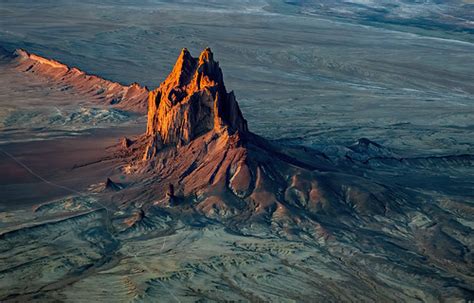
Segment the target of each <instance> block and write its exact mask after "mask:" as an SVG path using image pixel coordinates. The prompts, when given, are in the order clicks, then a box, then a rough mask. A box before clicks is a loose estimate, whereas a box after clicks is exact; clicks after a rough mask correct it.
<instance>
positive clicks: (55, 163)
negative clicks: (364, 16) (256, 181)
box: [0, 1, 474, 302]
mask: <svg viewBox="0 0 474 303" xmlns="http://www.w3.org/2000/svg"><path fill="white" fill-rule="evenodd" d="M295 2H298V1H295ZM352 2H364V5H366V6H367V5H368V4H371V3H372V4H373V2H375V1H352ZM405 2H407V1H404V3H405ZM307 3H309V4H312V2H307ZM453 3H454V1H453ZM453 3H450V5H457V4H456V3H454V4H453ZM288 5H289V6H291V7H295V6H296V7H297V10H296V11H295V9H290V8H289V6H288ZM369 6H370V5H369ZM433 7H434V6H430V10H428V11H436V12H438V11H437V10H435V9H434V8H433ZM333 9H334V10H336V9H339V12H341V7H339V6H334V7H333ZM364 11H367V9H364ZM412 11H413V10H412ZM397 12H398V14H399V12H400V11H397ZM314 13H315V12H314V7H311V6H306V7H304V10H303V11H300V10H299V8H298V5H294V4H283V3H280V2H279V3H276V2H272V3H267V2H266V1H230V2H229V1H226V2H225V3H224V2H222V1H212V2H205V1H202V2H199V3H198V2H196V1H179V2H168V1H140V2H133V3H132V2H128V1H121V2H120V4H116V3H111V2H107V1H101V3H100V4H99V3H96V2H95V1H81V3H78V2H74V3H72V2H70V1H54V2H50V1H41V2H35V3H33V4H32V3H30V2H29V1H14V2H13V1H0V44H1V45H2V46H3V47H5V48H6V49H8V50H9V51H12V50H13V49H15V48H26V49H27V50H28V51H31V52H34V53H38V54H39V55H43V56H46V57H49V58H54V59H56V60H59V61H61V62H63V63H65V64H68V65H70V66H77V67H79V68H80V69H82V70H84V71H87V72H89V73H92V74H98V75H100V76H102V77H104V78H106V79H110V80H112V81H118V82H120V83H124V84H127V85H128V84H130V83H132V82H134V81H137V82H139V83H140V84H142V85H148V86H149V87H150V88H154V87H156V86H158V84H159V83H160V82H161V81H163V80H164V78H165V76H166V75H167V74H168V73H169V71H170V69H171V66H172V63H173V62H174V60H175V59H176V56H177V55H178V53H179V50H180V49H181V48H182V47H188V48H189V49H190V50H191V51H192V52H194V53H196V52H197V51H200V50H201V49H203V48H204V47H206V46H211V47H212V48H213V50H214V52H215V53H216V54H217V56H218V60H219V61H220V64H221V67H222V68H223V69H224V72H225V79H226V86H227V87H228V88H229V89H232V90H234V91H235V93H236V96H237V99H238V101H239V104H240V107H241V109H242V112H243V115H244V117H245V118H246V119H247V120H248V124H249V128H250V129H251V130H252V131H253V132H254V133H256V134H258V135H261V136H263V137H265V138H267V139H270V140H274V141H275V142H278V143H279V144H283V145H285V146H289V147H288V148H289V149H291V148H292V147H293V146H294V145H295V144H298V145H304V146H305V148H314V149H316V150H317V151H318V152H320V153H324V154H325V155H326V156H327V158H328V159H329V160H328V161H330V163H331V164H332V165H334V167H336V168H338V169H344V170H346V171H347V172H348V173H350V174H353V175H354V176H359V177H364V178H367V179H368V180H370V181H371V182H375V183H377V184H379V183H381V184H385V185H387V186H392V187H397V188H400V189H403V191H404V192H405V193H408V194H407V196H404V197H405V198H406V199H407V201H409V205H410V208H409V209H410V211H406V212H405V213H403V214H402V215H399V216H398V215H397V216H394V217H386V216H380V215H370V216H366V215H363V214H356V215H355V217H354V218H346V217H337V216H336V217H334V218H329V219H328V218H324V217H321V218H318V219H319V220H320V226H318V228H319V229H318V228H315V231H314V232H312V233H309V232H308V231H307V230H305V232H300V233H292V232H289V231H288V227H287V226H284V225H281V222H279V221H278V218H272V219H271V221H270V225H269V226H266V225H258V224H256V225H250V226H246V227H245V228H244V227H239V228H235V226H233V225H232V226H230V225H227V223H226V222H225V221H222V220H220V219H218V217H219V216H218V215H217V216H216V215H212V216H196V215H195V214H193V213H192V212H189V213H188V212H183V213H180V212H179V211H177V210H174V209H173V208H172V207H171V208H164V209H163V208H160V207H155V206H152V207H151V208H149V209H147V210H146V213H145V214H143V213H142V212H141V209H142V206H143V205H146V204H150V203H151V205H153V203H154V202H156V201H154V200H147V199H143V200H142V201H135V202H136V203H134V204H133V205H125V204H122V202H123V201H124V200H126V197H123V196H121V194H120V191H119V192H117V193H116V192H113V191H110V190H105V191H103V190H104V186H105V182H106V179H107V178H108V177H110V178H112V179H113V180H114V181H115V182H117V184H123V185H124V186H126V187H130V188H134V186H135V187H137V186H142V184H140V182H139V181H137V180H136V177H133V176H130V175H127V174H124V173H123V171H120V170H117V169H116V162H114V160H112V161H109V160H105V161H103V159H104V158H107V156H109V155H110V150H111V149H110V147H111V146H112V145H114V144H116V143H118V142H119V140H120V138H121V137H123V136H124V135H126V136H129V137H133V136H134V135H137V134H141V133H143V132H144V131H145V128H146V125H145V117H144V116H140V115H137V114H136V113H131V112H128V111H123V110H120V109H116V108H113V107H110V106H107V105H100V104H98V103H96V102H93V101H92V100H91V99H90V96H89V97H88V96H84V95H81V94H77V93H71V91H69V90H61V88H59V87H57V86H51V85H48V81H47V80H45V79H44V78H41V77H37V76H35V75H33V74H31V73H25V72H21V71H18V70H15V69H14V68H12V67H11V66H10V65H9V64H7V63H2V64H0V108H1V110H0V143H1V144H0V148H1V152H0V168H1V170H2V172H4V173H3V174H2V176H1V177H0V194H1V195H0V199H1V200H0V234H1V236H0V237H1V238H0V301H2V302H3V301H6V302H9V301H11V302H25V301H29V302H31V301H33V302H35V301H36V302H54V301H66V302H84V301H100V302H156V301H163V302H196V301H200V302H209V301H211V302H212V301H218V302H223V301H251V302H261V301H272V302H275V301H277V302H292V301H297V302H341V301H343V302H351V301H357V302H360V301H365V302H381V301H383V302H400V301H406V302H440V301H444V302H463V301H464V300H474V294H473V293H474V288H473V285H474V277H473V274H472V272H473V260H474V255H473V252H472V251H473V249H474V242H473V240H472V232H473V229H474V206H473V203H474V193H473V190H472V189H473V188H474V169H473V161H474V160H473V157H474V156H473V153H474V151H473V144H474V137H473V136H472V131H473V128H474V126H473V123H472V121H474V98H473V93H474V85H473V83H474V72H473V71H474V55H473V54H474V45H473V44H472V42H471V41H472V35H471V34H469V32H468V33H467V34H466V33H465V34H462V35H461V34H459V33H457V34H451V32H450V31H447V32H446V31H445V30H444V29H443V30H441V29H439V25H437V26H431V27H430V28H428V29H427V28H422V30H420V28H419V27H416V26H415V27H414V26H413V24H408V25H407V24H403V23H401V22H398V21H397V22H396V24H397V26H398V27H397V28H393V23H394V22H391V23H390V22H386V20H385V21H384V20H382V21H380V20H378V21H377V22H379V24H382V23H383V24H389V25H390V26H388V25H387V26H376V25H373V24H369V25H371V26H367V23H364V22H361V21H360V19H359V17H358V18H350V20H345V19H341V18H342V17H344V14H348V13H351V15H354V14H355V13H354V10H349V11H348V12H347V11H344V14H342V13H341V14H342V15H338V16H332V17H337V19H331V18H332V17H331V16H328V15H327V14H322V13H321V12H319V15H318V16H313V15H314ZM358 14H359V15H360V14H361V13H360V12H359V13H358ZM396 15H397V14H394V15H391V16H392V17H393V16H396ZM392 17H391V18H392ZM397 18H398V17H397ZM397 20H399V19H397ZM384 22H385V23H384ZM362 23H363V24H362ZM412 23H413V22H412ZM414 28H415V29H416V30H415V29H414ZM394 29H396V30H394ZM450 30H451V29H450ZM426 31H428V32H429V33H428V32H426ZM466 37H467V38H466ZM4 62H6V61H4ZM360 138H368V139H370V140H371V141H373V142H376V143H378V144H380V145H378V144H377V145H375V144H374V143H373V142H369V143H368V141H365V140H362V141H359V142H358V143H359V144H356V145H352V144H353V143H354V142H356V141H357V140H358V139H360ZM290 147H291V148H290ZM4 152H7V153H4ZM293 152H294V153H295V154H296V155H298V153H299V152H300V151H299V147H298V148H296V150H295V151H293ZM99 160H101V161H99ZM48 182H50V183H48ZM147 185H149V184H147ZM138 188H139V187H138ZM405 193H404V194H405ZM344 220H347V221H344ZM321 226H322V227H324V229H326V231H327V232H328V234H330V235H331V236H330V237H324V236H320V235H321V234H324V232H323V231H321V228H322V227H321Z"/></svg>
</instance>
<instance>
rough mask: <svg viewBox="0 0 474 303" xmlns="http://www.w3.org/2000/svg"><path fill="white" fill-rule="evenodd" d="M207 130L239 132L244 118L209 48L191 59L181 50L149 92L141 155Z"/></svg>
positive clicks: (186, 141) (151, 152)
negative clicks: (145, 138)
mask: <svg viewBox="0 0 474 303" xmlns="http://www.w3.org/2000/svg"><path fill="white" fill-rule="evenodd" d="M210 131H213V132H215V133H222V132H228V133H229V134H233V133H235V132H239V133H242V134H243V133H246V132H247V131H248V129H247V121H246V120H245V119H244V118H243V116H242V113H241V111H240V109H239V105H238V104H237V102H236V100H235V96H234V93H233V92H230V93H228V92H227V90H226V88H225V85H224V80H223V75H222V71H221V69H220V67H219V63H218V62H216V61H214V56H213V53H212V51H211V50H210V49H209V48H207V49H205V50H204V51H203V52H202V53H201V55H200V56H199V58H193V57H192V56H191V54H190V53H189V51H188V50H187V49H183V50H182V51H181V54H180V55H179V57H178V60H177V61H176V64H175V66H174V68H173V70H172V72H171V73H170V75H169V76H168V77H167V78H166V80H165V81H164V82H163V83H161V85H160V87H159V88H157V89H155V90H154V91H152V92H150V94H149V98H148V124H147V131H146V135H147V136H149V137H150V138H152V139H151V142H150V145H149V148H148V151H147V153H146V155H145V158H149V157H150V156H151V155H153V154H154V152H155V151H154V149H156V148H160V147H161V146H164V145H176V144H187V143H189V142H190V141H191V140H193V139H195V138H196V137H198V136H200V135H202V134H205V133H207V132H210Z"/></svg>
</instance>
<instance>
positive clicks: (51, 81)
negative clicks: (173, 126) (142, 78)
mask: <svg viewBox="0 0 474 303" xmlns="http://www.w3.org/2000/svg"><path fill="white" fill-rule="evenodd" d="M11 59H12V63H13V65H14V67H15V68H16V69H17V70H19V71H21V72H24V73H28V74H31V75H35V76H36V77H40V78H42V79H44V80H45V81H46V82H47V84H48V85H50V86H54V87H57V88H58V89H60V90H61V91H69V90H71V91H72V92H74V93H75V94H80V95H84V96H86V97H88V99H91V100H94V101H96V103H98V104H103V105H111V106H113V107H116V108H118V109H122V110H128V111H134V112H140V113H143V112H146V107H147V103H146V100H147V96H148V89H147V88H146V87H142V86H140V85H139V84H138V83H133V84H131V85H128V86H125V85H122V84H120V83H117V82H113V81H109V80H106V79H103V78H101V77H99V76H95V75H90V74H87V73H85V72H83V71H81V70H80V69H78V68H76V67H69V66H67V65H65V64H63V63H61V62H58V61H55V60H52V59H48V58H44V57H41V56H38V55H35V54H31V53H29V52H27V51H25V50H22V49H17V50H16V51H15V52H14V54H12V55H11Z"/></svg>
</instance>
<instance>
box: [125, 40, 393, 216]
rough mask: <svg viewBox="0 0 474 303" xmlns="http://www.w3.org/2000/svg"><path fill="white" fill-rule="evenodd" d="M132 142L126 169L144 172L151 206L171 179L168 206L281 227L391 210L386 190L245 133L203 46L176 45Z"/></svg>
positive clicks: (322, 159)
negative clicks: (175, 196)
mask: <svg viewBox="0 0 474 303" xmlns="http://www.w3.org/2000/svg"><path fill="white" fill-rule="evenodd" d="M133 146H134V147H133V148H131V149H129V151H128V155H129V157H130V160H129V161H130V162H129V165H127V167H128V168H127V169H126V171H130V170H129V167H133V166H134V167H136V170H137V171H140V172H148V173H150V176H151V181H150V182H149V183H148V184H149V185H148V186H147V189H146V193H148V194H149V195H150V196H152V197H154V199H156V201H158V202H156V201H155V202H156V203H158V205H159V204H160V202H159V201H163V205H165V204H166V203H167V202H165V201H168V200H169V199H167V198H169V196H170V194H169V193H170V189H169V187H168V184H173V185H174V188H173V192H177V191H179V192H180V199H181V200H182V201H181V202H180V203H179V206H176V207H178V208H179V207H186V205H189V204H187V203H186V201H187V202H188V203H191V204H192V205H193V207H194V209H195V210H196V211H198V212H200V213H202V214H204V215H205V216H207V217H212V218H220V219H228V218H233V217H238V216H243V215H246V216H248V217H249V218H253V219H255V220H264V221H266V222H268V220H271V221H275V222H280V223H281V224H284V223H283V222H286V221H288V220H289V221H294V220H303V219H302V218H303V217H308V216H314V215H316V214H320V215H321V214H326V215H331V216H337V215H343V214H351V213H355V212H357V213H361V214H362V213H363V214H369V213H370V214H387V213H390V212H391V211H393V208H392V206H391V205H389V204H388V203H387V201H386V199H385V198H384V197H385V196H388V195H390V194H391V193H390V191H389V190H388V189H387V188H385V187H383V186H380V185H378V184H375V183H371V182H368V181H367V180H365V179H362V178H359V177H356V176H351V175H346V174H344V173H342V172H338V171H336V169H334V166H333V165H332V164H331V163H329V162H328V161H329V160H328V159H327V158H325V157H324V156H321V155H318V154H315V153H313V154H311V151H309V152H306V151H305V152H302V151H296V152H295V153H294V155H292V153H293V152H292V151H290V150H288V149H285V148H282V147H277V146H274V145H273V144H271V143H270V142H268V141H267V140H265V139H263V138H261V137H259V136H257V135H255V134H253V133H251V132H250V131H249V130H248V128H247V122H246V120H245V119H244V118H243V116H242V113H241V111H240V109H239V106H238V104H237V102H236V100H235V96H234V94H233V93H232V92H231V93H228V92H227V90H226V88H225V85H224V81H223V76H222V71H221V69H220V67H219V64H218V63H217V62H216V61H214V58H213V54H212V52H211V50H210V49H205V50H204V51H203V52H202V53H201V55H200V56H199V58H193V57H192V56H191V55H190V53H189V51H188V50H187V49H183V50H182V52H181V54H180V55H179V57H178V60H177V62H176V64H175V66H174V68H173V70H172V72H171V73H170V75H169V76H168V77H167V78H166V80H165V81H164V82H163V83H161V85H160V86H159V88H157V89H156V90H154V91H152V92H150V95H149V110H148V124H147V129H146V133H145V134H144V135H143V136H142V137H141V138H140V139H138V140H137V144H134V145H133ZM122 151H123V149H122ZM124 152H125V154H127V152H126V151H124ZM133 163H134V164H133ZM137 194H139V195H142V194H143V191H140V193H137ZM398 201H399V200H398V198H397V199H393V201H392V205H396V204H397V203H398ZM354 210H355V211H354ZM241 223H242V222H241ZM245 223H248V222H247V221H246V222H245Z"/></svg>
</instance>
